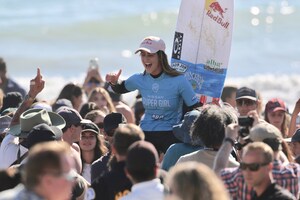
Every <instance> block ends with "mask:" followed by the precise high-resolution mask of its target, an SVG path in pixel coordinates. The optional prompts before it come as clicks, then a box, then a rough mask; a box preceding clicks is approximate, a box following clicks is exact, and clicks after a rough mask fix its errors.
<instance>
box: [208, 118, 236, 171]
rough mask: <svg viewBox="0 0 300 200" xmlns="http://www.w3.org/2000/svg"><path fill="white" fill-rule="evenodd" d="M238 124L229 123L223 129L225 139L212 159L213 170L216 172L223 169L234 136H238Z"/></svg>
mask: <svg viewBox="0 0 300 200" xmlns="http://www.w3.org/2000/svg"><path fill="white" fill-rule="evenodd" d="M238 131H239V125H238V124H229V125H228V126H227V128H226V131H225V139H224V142H223V144H222V146H221V147H220V149H219V151H218V153H217V156H216V158H215V161H214V167H213V169H214V171H215V172H216V174H220V171H221V169H224V168H225V167H226V166H227V163H228V159H229V156H230V154H231V151H232V147H233V145H234V142H235V141H236V138H237V137H238Z"/></svg>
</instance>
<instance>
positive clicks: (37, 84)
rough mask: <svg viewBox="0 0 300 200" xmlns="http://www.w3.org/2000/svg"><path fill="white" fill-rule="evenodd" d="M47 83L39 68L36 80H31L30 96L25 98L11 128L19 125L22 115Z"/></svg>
mask: <svg viewBox="0 0 300 200" xmlns="http://www.w3.org/2000/svg"><path fill="white" fill-rule="evenodd" d="M44 86H45V81H44V80H43V77H42V75H41V71H40V68H37V74H36V76H35V78H34V79H31V80H30V88H29V92H28V94H27V95H26V96H25V97H24V100H23V102H22V103H21V105H20V106H19V108H18V109H17V111H16V113H15V114H14V116H13V119H12V121H11V123H10V126H13V125H15V124H18V123H19V119H20V116H21V114H22V113H23V112H24V111H26V110H27V109H28V108H30V106H31V105H32V103H33V102H34V99H35V98H36V96H37V95H38V94H39V93H40V92H41V91H42V90H43V89H44Z"/></svg>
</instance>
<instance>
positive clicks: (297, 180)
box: [214, 122, 300, 200]
mask: <svg viewBox="0 0 300 200" xmlns="http://www.w3.org/2000/svg"><path fill="white" fill-rule="evenodd" d="M238 131H239V126H238V124H230V125H228V126H227V128H226V132H225V139H224V142H223V144H222V146H221V148H220V149H219V151H218V154H217V156H216V159H215V163H214V170H215V172H216V173H218V174H219V175H220V177H221V178H222V179H223V182H224V183H225V185H226V187H227V189H228V191H229V193H230V195H231V197H232V199H238V200H251V199H252V194H254V192H255V190H253V189H255V188H253V186H251V184H248V182H247V180H246V177H244V173H243V171H245V170H246V169H247V170H248V171H251V169H252V170H254V171H255V170H256V169H260V168H261V167H263V166H266V165H265V164H266V162H259V166H257V165H256V166H254V165H247V164H251V163H252V161H251V162H250V161H249V162H248V161H246V160H244V159H243V156H244V152H243V153H242V155H243V156H242V160H243V162H242V164H240V167H236V168H225V167H226V163H227V162H228V157H229V155H230V153H231V151H232V147H233V145H234V140H235V139H236V138H237V137H238ZM282 140H283V138H282V135H281V132H280V131H279V129H277V128H276V127H275V126H273V125H271V124H269V123H267V122H259V123H258V124H256V125H255V126H254V127H253V128H251V129H250V133H249V138H248V141H249V142H250V143H251V142H264V143H266V144H267V145H269V146H270V147H271V148H272V150H273V152H274V153H273V162H272V176H273V178H274V181H275V182H276V183H277V184H278V185H279V186H281V187H283V188H285V189H287V190H288V191H289V192H291V193H292V194H293V195H294V196H295V197H297V198H298V197H299V184H300V166H299V165H298V164H296V163H289V162H287V163H282V161H281V159H280V156H281V155H282V154H283V153H282V151H281V149H282V147H281V141H282ZM248 145H249V144H248ZM244 149H245V147H243V149H242V151H244ZM260 176H261V175H258V177H260ZM253 178H254V177H253ZM255 179H256V178H255ZM253 180H254V179H253Z"/></svg>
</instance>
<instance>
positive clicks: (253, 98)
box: [235, 96, 257, 101]
mask: <svg viewBox="0 0 300 200" xmlns="http://www.w3.org/2000/svg"><path fill="white" fill-rule="evenodd" d="M238 99H250V100H253V101H257V98H256V97H252V96H241V97H238V98H236V99H235V100H238Z"/></svg>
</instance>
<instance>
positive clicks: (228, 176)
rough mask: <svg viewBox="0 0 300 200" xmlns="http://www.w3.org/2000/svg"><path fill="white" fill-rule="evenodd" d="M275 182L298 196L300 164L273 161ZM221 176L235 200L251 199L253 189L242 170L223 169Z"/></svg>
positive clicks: (236, 168)
mask: <svg viewBox="0 0 300 200" xmlns="http://www.w3.org/2000/svg"><path fill="white" fill-rule="evenodd" d="M272 174H273V178H274V180H275V182H276V183H277V184H278V185H280V186H281V187H283V188H286V189H287V190H289V191H290V192H291V193H292V194H293V195H294V196H295V197H297V198H298V192H299V186H300V184H299V185H298V183H300V165H299V164H297V163H289V164H287V165H283V164H282V163H281V162H280V161H277V160H275V161H274V162H273V170H272ZM221 178H222V179H223V181H224V183H225V186H226V187H227V190H228V191H229V193H230V195H231V197H232V199H233V200H235V199H238V200H251V196H252V194H253V192H254V191H253V189H252V188H251V187H250V186H247V185H246V182H245V180H244V177H243V174H242V171H241V170H240V169H239V168H238V167H235V168H225V169H223V170H221Z"/></svg>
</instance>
